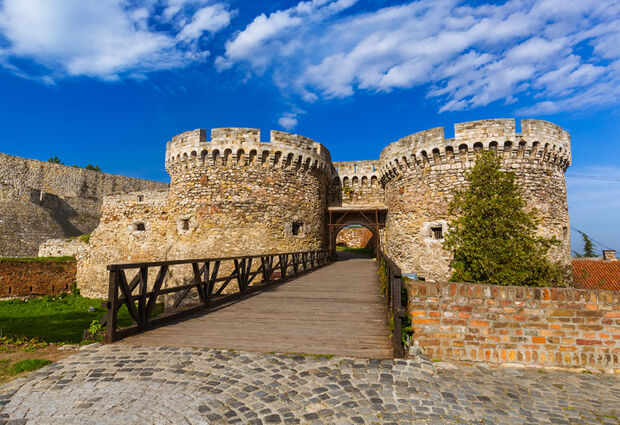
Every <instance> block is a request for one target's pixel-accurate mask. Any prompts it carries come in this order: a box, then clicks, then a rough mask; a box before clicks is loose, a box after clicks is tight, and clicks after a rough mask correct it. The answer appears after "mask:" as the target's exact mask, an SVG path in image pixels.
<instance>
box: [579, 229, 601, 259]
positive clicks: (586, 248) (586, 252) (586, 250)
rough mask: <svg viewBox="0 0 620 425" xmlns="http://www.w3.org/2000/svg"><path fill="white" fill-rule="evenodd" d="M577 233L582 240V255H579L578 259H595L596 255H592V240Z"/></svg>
mask: <svg viewBox="0 0 620 425" xmlns="http://www.w3.org/2000/svg"><path fill="white" fill-rule="evenodd" d="M579 233H581V237H582V238H583V255H580V257H596V256H597V255H596V254H595V253H594V244H593V243H592V239H590V237H589V236H588V235H586V234H585V233H584V232H579Z"/></svg>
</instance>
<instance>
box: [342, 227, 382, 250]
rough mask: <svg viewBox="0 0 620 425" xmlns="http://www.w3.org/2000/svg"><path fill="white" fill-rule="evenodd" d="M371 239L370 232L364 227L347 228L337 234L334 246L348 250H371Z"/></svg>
mask: <svg viewBox="0 0 620 425" xmlns="http://www.w3.org/2000/svg"><path fill="white" fill-rule="evenodd" d="M372 237H373V234H372V232H371V231H370V230H368V229H367V228H365V227H347V228H344V229H342V230H341V231H340V232H338V235H337V236H336V244H337V245H344V246H346V247H349V248H373V247H374V239H373V238H372Z"/></svg>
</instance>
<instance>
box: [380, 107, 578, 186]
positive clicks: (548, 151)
mask: <svg viewBox="0 0 620 425" xmlns="http://www.w3.org/2000/svg"><path fill="white" fill-rule="evenodd" d="M521 130H522V131H521V133H517V132H516V131H515V121H514V120H513V119H493V120H480V121H471V122H465V123H459V124H455V125H454V138H453V139H445V138H444V129H443V127H438V128H434V129H431V130H426V131H422V132H419V133H415V134H411V135H409V136H406V137H404V138H402V139H400V140H398V141H396V142H394V143H391V144H390V145H388V146H387V147H386V148H385V149H384V150H383V151H382V152H381V155H380V164H381V167H380V175H381V179H382V181H383V182H384V183H385V182H386V181H389V180H390V179H392V178H394V177H395V176H397V175H399V174H402V173H404V172H405V171H407V170H410V169H425V168H427V167H431V168H437V169H453V168H460V167H464V168H468V167H471V166H473V164H474V162H475V160H476V157H477V156H478V154H479V153H480V152H482V151H485V150H490V151H494V152H497V153H498V154H499V155H501V157H502V159H503V161H505V162H513V163H516V162H521V163H523V165H525V164H527V166H530V167H531V166H540V167H557V168H559V169H560V170H561V171H562V172H564V171H565V170H566V168H568V166H569V165H570V164H571V152H570V136H569V135H568V133H567V132H566V131H564V130H563V129H562V128H561V127H559V126H557V125H555V124H553V123H550V122H547V121H540V120H522V121H521Z"/></svg>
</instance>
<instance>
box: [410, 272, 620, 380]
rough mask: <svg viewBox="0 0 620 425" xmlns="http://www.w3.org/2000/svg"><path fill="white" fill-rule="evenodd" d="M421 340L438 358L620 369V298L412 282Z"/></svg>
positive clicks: (417, 334)
mask: <svg viewBox="0 0 620 425" xmlns="http://www.w3.org/2000/svg"><path fill="white" fill-rule="evenodd" d="M405 286H406V288H407V292H408V295H409V303H408V306H407V310H408V312H409V314H410V315H411V319H412V323H413V339H414V341H415V343H416V344H418V345H419V346H420V347H421V348H422V350H423V352H424V353H425V354H426V355H428V356H429V357H430V358H437V359H442V360H466V361H476V362H485V363H496V364H500V363H504V364H506V363H511V364H520V365H542V366H563V367H575V366H579V367H585V366H593V367H597V368H604V369H614V368H615V369H617V368H619V367H620V293H619V292H613V291H597V290H578V289H573V288H530V287H506V286H493V285H477V284H467V283H429V282H419V281H410V282H407V283H406V284H405Z"/></svg>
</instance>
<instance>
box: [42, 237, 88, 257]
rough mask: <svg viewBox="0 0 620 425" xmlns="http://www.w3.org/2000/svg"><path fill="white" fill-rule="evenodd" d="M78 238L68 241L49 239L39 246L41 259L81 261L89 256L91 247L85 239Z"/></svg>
mask: <svg viewBox="0 0 620 425" xmlns="http://www.w3.org/2000/svg"><path fill="white" fill-rule="evenodd" d="M85 236H86V235H83V236H77V237H73V238H68V239H48V240H47V241H45V242H43V243H42V244H41V245H40V246H39V255H38V256H39V257H74V258H76V259H77V260H80V259H81V258H83V257H84V256H86V255H88V252H89V249H90V245H89V244H88V242H85V239H84V237H85Z"/></svg>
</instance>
